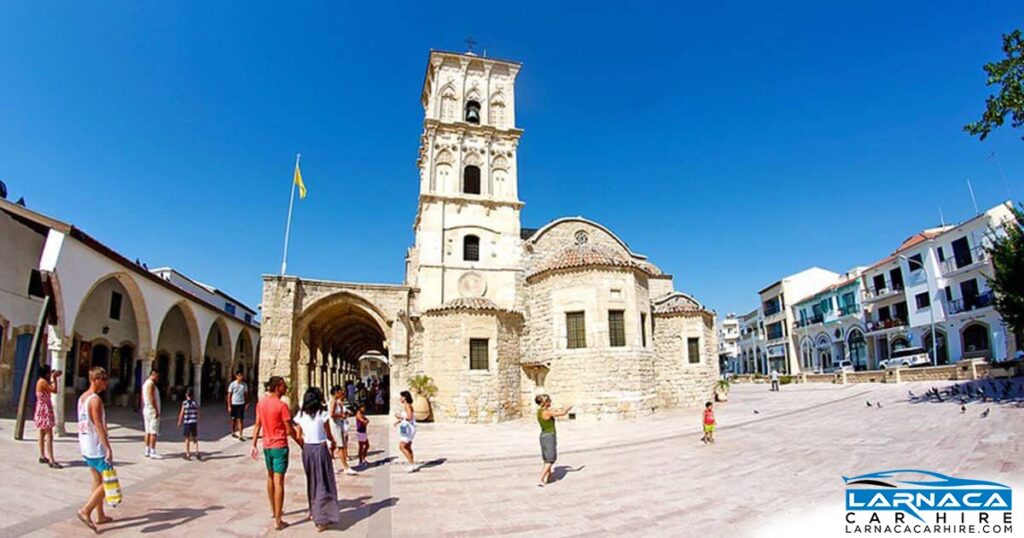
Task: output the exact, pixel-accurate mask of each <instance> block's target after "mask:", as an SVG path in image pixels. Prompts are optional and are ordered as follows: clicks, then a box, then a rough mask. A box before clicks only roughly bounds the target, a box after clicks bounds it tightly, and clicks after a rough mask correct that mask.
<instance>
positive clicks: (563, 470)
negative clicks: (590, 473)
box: [551, 465, 587, 482]
mask: <svg viewBox="0 0 1024 538" xmlns="http://www.w3.org/2000/svg"><path fill="white" fill-rule="evenodd" d="M586 468H587V466H586V465H580V466H579V467H577V468H575V469H573V468H572V467H569V466H568V465H559V466H558V467H555V468H554V469H552V470H551V481H552V482H559V481H561V480H562V479H563V478H565V476H566V475H567V474H569V473H578V472H580V471H582V470H583V469H586Z"/></svg>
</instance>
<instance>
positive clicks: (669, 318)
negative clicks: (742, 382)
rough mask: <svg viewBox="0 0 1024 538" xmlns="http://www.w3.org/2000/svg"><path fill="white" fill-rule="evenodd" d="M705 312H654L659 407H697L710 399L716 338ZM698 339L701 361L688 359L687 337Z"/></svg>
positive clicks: (716, 372) (715, 370)
mask: <svg viewBox="0 0 1024 538" xmlns="http://www.w3.org/2000/svg"><path fill="white" fill-rule="evenodd" d="M715 333H716V331H715V322H714V318H712V317H711V316H710V315H709V314H707V313H697V312H693V313H678V314H669V315H663V314H655V318H654V350H655V354H656V359H655V378H656V386H657V404H658V406H659V407H697V406H701V405H703V404H704V402H706V401H708V400H710V399H711V398H712V396H713V392H714V384H715V381H717V380H718V376H719V370H718V339H717V335H716V334H715ZM691 337H697V338H700V339H701V353H702V356H701V359H700V363H697V364H690V363H689V362H688V360H687V350H686V346H687V342H686V340H687V338H691Z"/></svg>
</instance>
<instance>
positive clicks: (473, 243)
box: [462, 235, 480, 262]
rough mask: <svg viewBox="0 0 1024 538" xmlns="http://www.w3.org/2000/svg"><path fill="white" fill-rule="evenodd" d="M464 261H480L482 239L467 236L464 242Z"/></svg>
mask: <svg viewBox="0 0 1024 538" xmlns="http://www.w3.org/2000/svg"><path fill="white" fill-rule="evenodd" d="M462 259H463V260H464V261H467V262H478V261H480V238H479V237H477V236H475V235H467V236H466V237H465V238H464V239H463V240H462Z"/></svg>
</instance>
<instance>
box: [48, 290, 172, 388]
mask: <svg viewBox="0 0 1024 538" xmlns="http://www.w3.org/2000/svg"><path fill="white" fill-rule="evenodd" d="M110 292H117V293H118V294H119V295H120V296H121V299H120V306H119V308H118V309H117V310H118V315H117V317H116V318H112V317H110V315H111V313H112V312H111V310H112V308H111V307H112V305H111V302H112V301H113V293H110ZM69 306H70V305H69ZM67 330H68V335H69V336H70V337H71V339H72V342H77V344H75V343H73V344H72V346H71V351H73V355H72V358H71V360H70V361H69V362H70V364H69V365H68V374H69V377H68V379H66V380H65V383H66V384H67V386H72V387H75V388H76V389H80V390H83V389H84V388H85V386H87V385H88V380H87V378H86V376H87V373H88V370H89V368H90V367H92V366H104V367H106V368H107V371H108V373H109V375H110V385H109V386H108V389H107V390H108V391H109V393H110V394H111V395H113V396H114V397H115V398H117V397H120V396H121V395H123V394H127V393H130V392H132V391H133V387H134V384H135V383H134V379H133V376H134V375H135V369H136V368H138V365H137V359H138V358H139V357H144V356H145V353H146V352H148V351H150V350H152V349H153V343H152V341H151V335H152V332H151V330H150V324H149V309H148V307H147V305H146V300H145V297H144V296H143V295H142V290H141V289H140V288H139V286H138V283H137V282H136V281H135V279H134V278H133V277H132V276H131V275H130V274H128V273H125V272H114V273H109V274H107V275H104V276H103V277H100V278H98V279H96V281H95V282H93V284H92V286H90V287H89V289H88V291H86V293H85V294H84V295H83V296H82V299H81V302H80V303H79V304H78V308H77V311H76V313H75V317H74V319H72V320H70V321H69V322H68V325H67ZM100 340H102V343H101V346H104V347H106V348H107V350H108V351H109V354H108V355H107V356H106V357H105V358H104V357H103V356H102V351H100V350H98V349H97V348H94V347H93V345H92V343H93V342H97V341H100ZM115 341H117V342H121V343H122V344H123V343H124V342H131V343H132V346H131V347H132V355H131V356H122V355H121V353H120V351H118V353H117V354H116V356H115V354H114V350H115V349H116V350H120V348H121V347H123V346H115V345H114V342H115ZM94 349H97V351H99V355H98V356H96V357H94V355H93V350H94ZM94 359H98V362H97V361H96V360H94Z"/></svg>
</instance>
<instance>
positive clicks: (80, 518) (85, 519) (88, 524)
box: [75, 512, 100, 534]
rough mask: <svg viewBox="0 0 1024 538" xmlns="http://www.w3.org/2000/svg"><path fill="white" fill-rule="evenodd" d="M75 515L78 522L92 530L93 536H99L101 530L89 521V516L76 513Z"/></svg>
mask: <svg viewBox="0 0 1024 538" xmlns="http://www.w3.org/2000/svg"><path fill="white" fill-rule="evenodd" d="M75 515H76V516H78V521H81V522H82V524H83V525H85V526H86V527H89V529H90V530H92V532H93V534H99V532H100V530H99V529H97V528H96V524H95V523H93V522H92V520H91V519H89V516H87V515H85V514H83V513H81V512H75Z"/></svg>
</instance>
